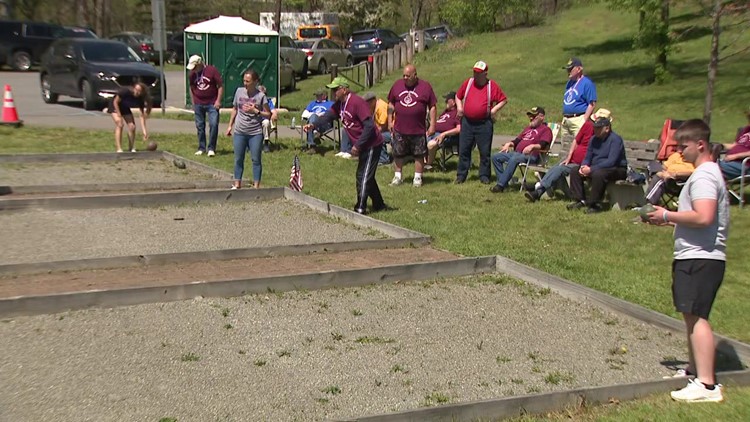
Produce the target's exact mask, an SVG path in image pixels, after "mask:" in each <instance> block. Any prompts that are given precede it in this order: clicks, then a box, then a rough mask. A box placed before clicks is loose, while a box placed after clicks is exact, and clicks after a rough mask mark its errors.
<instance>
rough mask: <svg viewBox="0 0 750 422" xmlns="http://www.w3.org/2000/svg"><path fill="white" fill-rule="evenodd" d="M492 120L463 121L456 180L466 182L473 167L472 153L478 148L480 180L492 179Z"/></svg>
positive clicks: (464, 119)
mask: <svg viewBox="0 0 750 422" xmlns="http://www.w3.org/2000/svg"><path fill="white" fill-rule="evenodd" d="M492 127H493V123H492V120H491V119H484V120H480V121H472V120H469V119H467V118H466V117H464V118H463V119H462V120H461V133H460V134H459V135H458V169H457V170H456V180H461V181H463V180H466V177H467V176H468V175H469V168H470V167H471V152H472V151H473V150H474V147H475V146H476V147H477V149H478V150H479V180H489V179H490V175H491V172H490V153H491V152H492Z"/></svg>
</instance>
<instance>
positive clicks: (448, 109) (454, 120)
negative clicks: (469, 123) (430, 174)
mask: <svg viewBox="0 0 750 422" xmlns="http://www.w3.org/2000/svg"><path fill="white" fill-rule="evenodd" d="M444 98H445V110H444V111H443V113H442V114H441V115H440V116H438V118H437V122H436V123H435V134H434V135H432V136H430V137H429V138H428V139H427V162H426V164H425V167H424V169H425V170H431V169H432V163H433V162H435V153H436V152H437V150H438V148H440V146H443V147H445V148H452V147H454V146H456V145H458V134H459V133H460V132H461V120H459V118H458V116H456V113H457V111H456V93H455V92H454V91H451V92H449V93H448V94H446V95H445V97H444Z"/></svg>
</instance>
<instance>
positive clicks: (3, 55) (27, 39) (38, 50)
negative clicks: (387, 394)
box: [0, 21, 65, 71]
mask: <svg viewBox="0 0 750 422" xmlns="http://www.w3.org/2000/svg"><path fill="white" fill-rule="evenodd" d="M64 32H65V31H64V29H63V27H62V26H60V25H55V24H50V23H43V22H24V21H0V66H2V65H3V64H7V65H9V66H10V67H12V68H13V69H14V70H23V71H26V70H29V69H31V65H32V64H34V63H39V61H40V58H41V57H42V53H44V50H46V49H47V47H49V45H50V44H52V42H53V41H54V40H55V39H57V38H60V37H62V36H64Z"/></svg>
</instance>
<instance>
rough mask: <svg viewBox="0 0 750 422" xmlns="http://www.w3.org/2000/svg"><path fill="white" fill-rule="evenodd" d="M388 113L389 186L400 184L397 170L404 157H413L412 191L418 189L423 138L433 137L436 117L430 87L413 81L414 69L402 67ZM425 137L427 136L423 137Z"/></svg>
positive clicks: (422, 162) (424, 149) (421, 170)
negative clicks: (392, 168) (390, 138)
mask: <svg viewBox="0 0 750 422" xmlns="http://www.w3.org/2000/svg"><path fill="white" fill-rule="evenodd" d="M388 102H389V103H390V104H389V110H393V111H392V112H391V113H390V115H389V116H388V127H389V129H390V132H391V135H392V140H391V142H392V146H393V158H394V160H393V167H394V170H395V175H394V176H393V181H391V186H398V185H400V184H402V183H403V180H402V179H401V169H402V168H403V165H404V157H406V156H409V155H411V156H412V157H414V183H413V184H414V187H420V186H422V172H423V171H424V158H425V155H427V136H432V135H433V134H434V133H435V118H436V117H437V108H436V107H435V105H436V104H437V98H436V97H435V91H433V90H432V85H430V83H429V82H427V81H425V80H422V79H419V78H418V77H417V68H416V67H414V65H411V64H409V65H406V67H404V77H403V79H399V80H397V81H396V82H395V83H394V84H393V87H392V88H391V92H389V93H388ZM428 111H429V116H430V126H429V127H425V126H426V124H425V118H426V117H427V112H428ZM425 133H426V134H427V136H425Z"/></svg>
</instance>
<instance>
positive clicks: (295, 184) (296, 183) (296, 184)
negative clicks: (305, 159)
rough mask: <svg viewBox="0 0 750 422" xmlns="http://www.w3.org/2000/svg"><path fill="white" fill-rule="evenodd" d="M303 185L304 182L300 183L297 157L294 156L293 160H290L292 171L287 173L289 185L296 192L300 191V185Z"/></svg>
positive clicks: (300, 176)
mask: <svg viewBox="0 0 750 422" xmlns="http://www.w3.org/2000/svg"><path fill="white" fill-rule="evenodd" d="M303 186H304V183H302V168H300V166H299V157H298V156H296V155H295V156H294V161H292V173H291V174H290V175H289V187H290V188H291V189H292V190H296V191H297V192H300V191H302V187H303Z"/></svg>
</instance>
